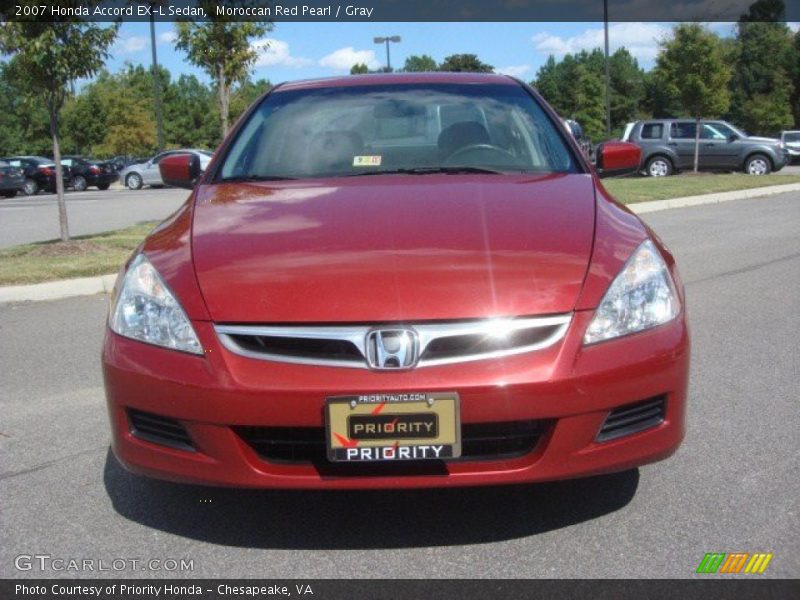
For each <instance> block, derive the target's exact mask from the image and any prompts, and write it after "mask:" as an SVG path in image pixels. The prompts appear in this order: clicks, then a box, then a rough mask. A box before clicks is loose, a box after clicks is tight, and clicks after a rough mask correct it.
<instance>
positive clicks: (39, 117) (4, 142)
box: [0, 64, 53, 156]
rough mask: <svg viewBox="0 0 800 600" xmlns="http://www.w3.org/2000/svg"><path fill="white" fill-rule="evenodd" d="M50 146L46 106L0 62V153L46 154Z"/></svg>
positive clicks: (0, 154)
mask: <svg viewBox="0 0 800 600" xmlns="http://www.w3.org/2000/svg"><path fill="white" fill-rule="evenodd" d="M52 147H53V146H52V140H51V139H50V131H49V128H48V116H47V110H46V109H45V107H44V106H43V105H42V103H41V102H37V100H36V98H35V97H33V96H30V95H26V94H25V90H23V89H22V88H21V87H20V82H19V81H18V80H17V79H16V78H15V77H14V74H13V73H12V72H11V68H10V67H9V65H8V64H0V156H8V155H13V154H49V153H50V152H51V151H52Z"/></svg>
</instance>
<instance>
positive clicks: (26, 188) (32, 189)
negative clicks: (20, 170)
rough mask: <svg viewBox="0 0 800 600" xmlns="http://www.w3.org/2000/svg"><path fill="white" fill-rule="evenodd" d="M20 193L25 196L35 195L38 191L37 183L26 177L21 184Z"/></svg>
mask: <svg viewBox="0 0 800 600" xmlns="http://www.w3.org/2000/svg"><path fill="white" fill-rule="evenodd" d="M22 193H23V194H25V195H26V196H35V195H36V194H38V193H39V184H38V183H36V182H35V181H34V180H33V179H26V180H25V185H23V186H22Z"/></svg>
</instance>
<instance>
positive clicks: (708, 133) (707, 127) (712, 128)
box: [700, 123, 727, 140]
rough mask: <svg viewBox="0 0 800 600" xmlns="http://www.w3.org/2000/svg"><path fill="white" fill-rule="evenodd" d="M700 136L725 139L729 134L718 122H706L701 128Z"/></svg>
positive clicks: (710, 138) (707, 138) (708, 138)
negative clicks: (726, 133)
mask: <svg viewBox="0 0 800 600" xmlns="http://www.w3.org/2000/svg"><path fill="white" fill-rule="evenodd" d="M700 137H701V138H703V139H704V140H724V139H725V138H726V137H727V136H726V135H725V133H724V132H723V131H722V128H721V127H720V126H719V125H717V124H716V123H712V124H709V123H704V124H703V128H702V129H701V130H700Z"/></svg>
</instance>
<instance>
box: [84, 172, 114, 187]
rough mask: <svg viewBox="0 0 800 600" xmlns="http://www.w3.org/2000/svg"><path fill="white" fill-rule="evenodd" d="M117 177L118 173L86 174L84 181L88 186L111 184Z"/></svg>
mask: <svg viewBox="0 0 800 600" xmlns="http://www.w3.org/2000/svg"><path fill="white" fill-rule="evenodd" d="M118 179H119V173H117V172H114V173H102V174H100V175H87V177H86V183H87V184H88V185H89V186H98V185H111V184H112V183H114V182H115V181H117V180H118Z"/></svg>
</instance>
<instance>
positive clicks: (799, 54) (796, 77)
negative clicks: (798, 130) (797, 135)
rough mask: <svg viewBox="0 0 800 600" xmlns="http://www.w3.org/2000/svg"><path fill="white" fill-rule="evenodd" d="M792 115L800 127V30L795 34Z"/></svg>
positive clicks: (795, 123) (795, 124) (796, 124)
mask: <svg viewBox="0 0 800 600" xmlns="http://www.w3.org/2000/svg"><path fill="white" fill-rule="evenodd" d="M791 72H792V73H793V75H792V82H793V84H792V87H793V88H794V91H793V92H792V113H793V114H794V126H795V127H800V30H798V31H797V33H795V34H794V66H793V67H792V71H791Z"/></svg>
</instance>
